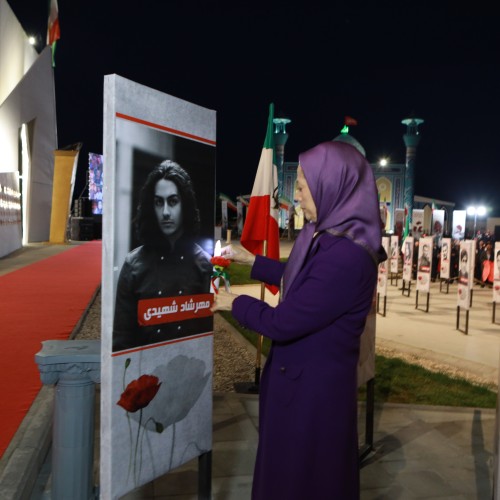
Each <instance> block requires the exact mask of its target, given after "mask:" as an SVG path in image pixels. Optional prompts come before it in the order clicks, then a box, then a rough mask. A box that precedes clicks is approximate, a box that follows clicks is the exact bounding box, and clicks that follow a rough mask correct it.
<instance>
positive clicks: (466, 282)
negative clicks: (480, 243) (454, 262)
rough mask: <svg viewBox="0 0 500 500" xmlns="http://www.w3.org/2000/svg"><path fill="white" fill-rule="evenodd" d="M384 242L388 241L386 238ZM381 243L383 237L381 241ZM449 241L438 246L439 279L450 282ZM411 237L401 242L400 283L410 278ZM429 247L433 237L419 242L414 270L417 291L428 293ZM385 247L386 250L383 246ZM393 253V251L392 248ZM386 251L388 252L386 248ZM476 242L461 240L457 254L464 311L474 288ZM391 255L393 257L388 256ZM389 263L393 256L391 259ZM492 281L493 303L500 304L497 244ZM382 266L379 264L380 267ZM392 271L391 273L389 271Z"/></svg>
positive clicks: (445, 239)
mask: <svg viewBox="0 0 500 500" xmlns="http://www.w3.org/2000/svg"><path fill="white" fill-rule="evenodd" d="M386 239H387V242H388V240H389V238H386ZM383 240H384V238H383ZM451 245H452V239H451V238H443V240H442V245H441V259H440V278H441V279H450V268H451ZM413 246H414V238H413V237H412V236H409V237H407V238H406V239H405V241H404V243H403V248H402V252H403V280H404V281H407V282H410V281H411V279H412V265H413V251H414V248H413ZM432 247H433V237H426V238H422V239H421V240H420V244H419V254H418V270H417V290H419V291H424V292H429V290H430V281H431V280H430V277H431V268H432ZM384 248H386V247H385V246H384ZM391 250H392V249H391ZM386 251H387V249H386ZM475 253H476V252H475V241H474V240H464V241H462V242H461V243H460V253H459V263H460V264H459V274H458V291H457V294H458V299H457V300H458V304H457V305H459V306H460V307H462V308H464V309H467V310H468V309H469V308H470V294H471V289H472V287H473V285H474V279H473V277H474V272H473V270H474V268H475ZM391 255H392V254H391ZM391 264H392V257H391ZM494 265H495V268H494V282H493V301H494V302H497V303H498V302H500V242H497V243H496V244H495V250H494ZM381 266H382V264H381ZM381 269H383V268H382V267H379V289H378V291H379V293H380V294H381V295H383V292H382V289H381V288H380V285H382V284H384V286H385V290H387V280H381V279H380V275H381V274H382V275H384V274H386V273H385V272H384V271H383V270H382V271H381ZM391 272H392V271H391Z"/></svg>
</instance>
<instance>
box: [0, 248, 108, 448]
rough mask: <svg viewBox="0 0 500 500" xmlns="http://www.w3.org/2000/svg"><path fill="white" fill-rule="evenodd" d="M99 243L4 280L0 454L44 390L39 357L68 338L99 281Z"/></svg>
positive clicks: (0, 285)
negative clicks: (49, 344) (46, 346)
mask: <svg viewBox="0 0 500 500" xmlns="http://www.w3.org/2000/svg"><path fill="white" fill-rule="evenodd" d="M101 250H102V245H101V241H91V242H89V243H84V244H82V245H79V246H76V247H74V248H71V249H69V250H66V251H64V252H62V253H60V254H58V255H55V256H52V257H48V258H46V259H44V260H42V261H40V262H37V263H35V264H31V265H29V266H26V267H24V268H22V269H19V270H17V271H13V272H11V273H8V274H6V275H4V276H0V345H1V346H2V348H1V349H0V367H1V371H2V375H1V376H2V382H1V384H2V402H1V405H0V429H1V430H0V456H1V455H3V453H4V452H5V450H6V448H7V446H8V445H9V443H10V441H11V439H12V437H13V436H14V434H15V433H16V431H17V428H18V427H19V425H20V423H21V422H22V420H23V418H24V417H25V415H26V413H27V412H28V410H29V408H30V406H31V404H32V403H33V401H34V399H35V397H36V396H37V394H38V391H39V390H40V387H41V385H42V384H41V381H40V375H39V371H38V365H37V364H36V363H35V354H36V353H37V352H39V351H40V350H41V348H42V344H41V342H42V341H43V340H66V339H68V338H69V336H70V334H71V332H72V331H73V329H74V327H75V326H76V324H77V323H78V321H79V320H80V318H81V316H82V314H83V312H84V311H85V309H86V308H87V306H88V304H89V302H90V300H91V298H92V296H93V294H94V293H95V291H96V289H97V287H98V286H99V284H100V282H101Z"/></svg>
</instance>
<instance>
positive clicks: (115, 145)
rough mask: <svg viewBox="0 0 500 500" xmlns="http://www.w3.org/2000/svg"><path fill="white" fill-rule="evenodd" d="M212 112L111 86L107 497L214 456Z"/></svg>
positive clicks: (107, 114) (105, 309) (107, 107)
mask: <svg viewBox="0 0 500 500" xmlns="http://www.w3.org/2000/svg"><path fill="white" fill-rule="evenodd" d="M215 144H216V143H215V112H214V111H211V110H208V109H205V108H202V107H199V106H196V105H195V104H191V103H188V102H186V101H182V100H180V99H177V98H175V97H172V96H169V95H166V94H163V93H161V92H158V91H156V90H153V89H150V88H148V87H144V86H142V85H139V84H137V83H135V82H131V81H129V80H125V79H124V78H121V77H119V76H117V75H109V76H106V77H105V80H104V162H105V165H106V175H105V176H104V183H103V279H102V355H101V356H102V358H101V361H102V364H101V366H102V369H101V454H100V460H101V480H100V484H101V497H102V498H119V497H121V496H123V495H125V494H126V493H127V492H129V491H131V490H133V489H135V488H137V487H139V486H141V485H143V484H146V483H148V482H150V481H152V480H153V479H155V478H156V477H159V476H161V475H163V474H165V473H166V472H168V471H169V470H171V469H174V468H176V467H179V466H180V465H182V464H184V463H186V462H188V461H189V460H191V459H193V458H195V457H197V456H199V455H201V454H203V453H206V452H208V451H210V450H211V449H212V365H213V315H212V313H211V311H210V307H211V304H212V300H213V296H212V294H211V293H210V281H211V275H212V271H213V266H212V264H211V262H210V259H211V256H212V255H213V247H214V234H213V233H214V219H215V213H214V207H215Z"/></svg>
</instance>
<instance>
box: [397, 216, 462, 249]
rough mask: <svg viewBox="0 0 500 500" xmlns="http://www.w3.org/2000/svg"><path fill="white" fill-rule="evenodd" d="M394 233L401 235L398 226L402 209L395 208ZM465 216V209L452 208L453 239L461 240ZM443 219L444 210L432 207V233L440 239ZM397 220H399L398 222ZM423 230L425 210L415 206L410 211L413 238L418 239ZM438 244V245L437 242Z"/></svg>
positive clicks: (442, 230) (399, 225)
mask: <svg viewBox="0 0 500 500" xmlns="http://www.w3.org/2000/svg"><path fill="white" fill-rule="evenodd" d="M395 217H396V226H395V227H396V231H395V232H396V235H398V236H400V237H401V234H400V233H399V228H400V227H401V218H402V220H404V210H403V209H397V210H396V214H395ZM465 218H466V211H465V210H454V211H453V223H452V226H453V231H452V236H453V239H456V240H463V239H464V236H465ZM444 219H445V211H444V210H438V209H434V210H433V211H432V231H431V232H432V234H434V235H436V236H437V237H438V238H439V239H441V237H442V235H443V232H444V222H445V221H444ZM398 221H399V222H398ZM424 232H425V211H424V210H423V209H420V208H416V209H414V210H413V211H412V236H413V237H414V238H415V240H418V239H420V237H421V236H422V235H423V234H424ZM438 246H440V245H439V244H438Z"/></svg>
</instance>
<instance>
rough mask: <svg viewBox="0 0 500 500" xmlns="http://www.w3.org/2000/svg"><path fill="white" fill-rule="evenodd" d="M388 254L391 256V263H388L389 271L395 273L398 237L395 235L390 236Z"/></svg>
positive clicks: (397, 257)
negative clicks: (389, 250)
mask: <svg viewBox="0 0 500 500" xmlns="http://www.w3.org/2000/svg"><path fill="white" fill-rule="evenodd" d="M390 256H391V263H390V269H391V273H397V272H398V266H399V238H398V236H396V235H392V236H391V253H390Z"/></svg>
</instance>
